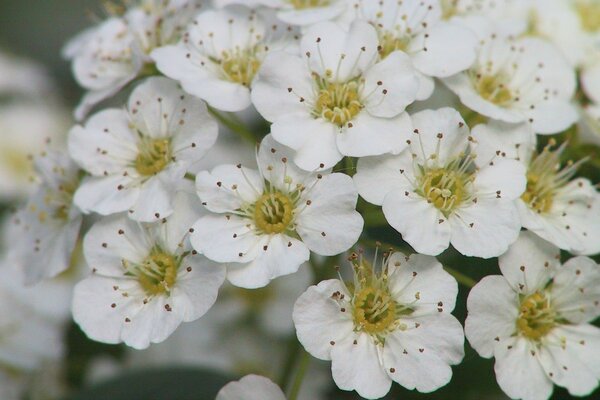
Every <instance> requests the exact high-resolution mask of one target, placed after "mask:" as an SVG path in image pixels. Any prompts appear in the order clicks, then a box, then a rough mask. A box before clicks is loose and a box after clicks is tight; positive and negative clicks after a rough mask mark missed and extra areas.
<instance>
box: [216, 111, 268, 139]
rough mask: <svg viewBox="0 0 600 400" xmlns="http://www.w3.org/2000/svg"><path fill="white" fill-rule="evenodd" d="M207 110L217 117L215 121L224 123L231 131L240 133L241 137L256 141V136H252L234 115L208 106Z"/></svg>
mask: <svg viewBox="0 0 600 400" xmlns="http://www.w3.org/2000/svg"><path fill="white" fill-rule="evenodd" d="M208 111H209V112H210V113H211V114H212V115H213V116H214V117H215V118H216V119H217V121H219V122H220V123H222V124H223V125H225V126H226V127H227V128H229V129H230V130H231V131H233V132H234V133H236V134H238V135H240V136H241V137H242V138H243V139H246V140H248V141H249V142H251V143H256V137H255V136H254V133H252V131H250V130H249V129H248V128H246V126H245V125H244V124H243V123H241V122H239V121H238V120H237V118H236V117H234V116H226V115H223V114H221V112H219V111H217V110H215V109H214V108H212V107H210V106H209V107H208Z"/></svg>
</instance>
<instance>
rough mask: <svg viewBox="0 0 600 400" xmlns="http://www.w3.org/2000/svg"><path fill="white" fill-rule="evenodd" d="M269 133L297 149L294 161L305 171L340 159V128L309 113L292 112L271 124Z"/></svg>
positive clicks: (328, 165)
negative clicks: (338, 137) (338, 138)
mask: <svg viewBox="0 0 600 400" xmlns="http://www.w3.org/2000/svg"><path fill="white" fill-rule="evenodd" d="M271 134H272V135H273V138H275V140H277V141H278V142H279V143H281V144H284V145H286V146H289V147H291V148H293V149H294V150H296V151H297V153H296V156H295V157H294V162H295V163H296V165H298V166H299V167H300V168H302V169H304V170H306V171H314V170H317V169H322V168H331V167H333V166H334V165H335V164H337V162H338V161H340V160H341V159H342V157H343V156H342V154H341V153H340V152H339V150H338V147H337V143H336V139H337V136H338V134H339V128H338V127H337V126H335V125H334V124H332V123H330V122H329V121H325V120H323V119H321V118H316V119H315V118H312V117H311V116H310V114H308V113H305V114H291V115H286V116H284V117H282V118H279V119H277V120H276V121H275V122H274V123H273V125H271Z"/></svg>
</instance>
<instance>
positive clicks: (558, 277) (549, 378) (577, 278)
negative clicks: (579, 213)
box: [465, 232, 600, 400]
mask: <svg viewBox="0 0 600 400" xmlns="http://www.w3.org/2000/svg"><path fill="white" fill-rule="evenodd" d="M499 263H500V270H501V271H502V275H503V276H498V275H490V276H487V277H485V278H483V279H482V280H481V281H480V282H479V283H478V284H477V285H476V286H475V287H474V288H473V289H472V290H471V292H470V294H469V298H468V300H467V309H468V316H467V320H466V323H465V324H466V325H465V333H466V336H467V339H468V340H469V343H470V344H471V346H473V348H474V349H475V350H476V351H477V352H478V353H479V355H481V356H482V357H485V358H491V357H492V356H493V357H494V358H495V359H496V364H495V367H494V370H495V372H496V379H497V381H498V384H499V385H500V387H501V388H502V390H503V391H504V392H505V393H506V394H507V395H508V396H509V397H511V398H514V399H517V398H518V399H523V400H538V399H540V400H544V399H547V398H549V397H550V395H551V394H552V390H553V385H554V384H556V385H558V386H562V387H564V388H566V389H567V390H568V391H569V393H570V394H571V395H573V396H585V395H588V394H590V393H591V392H592V391H593V390H594V389H595V388H596V387H597V386H598V381H599V379H600V369H599V368H598V357H597V355H598V352H599V351H600V329H599V328H597V327H595V326H593V325H592V324H591V322H592V321H593V320H594V319H596V318H597V317H598V316H600V307H599V306H598V305H599V304H600V289H599V287H600V286H599V285H600V266H599V265H597V264H596V263H595V262H594V261H593V260H592V259H590V258H587V257H575V258H571V259H570V260H569V261H567V262H566V263H565V264H564V265H561V264H560V251H559V249H558V248H557V247H555V246H553V245H551V244H550V243H548V242H546V241H544V240H542V239H540V238H539V237H537V236H536V235H535V234H534V233H532V232H523V233H521V236H520V237H519V239H518V241H517V242H516V243H514V244H513V245H512V246H511V247H510V249H509V250H508V252H507V253H506V254H504V255H502V256H500V260H499Z"/></svg>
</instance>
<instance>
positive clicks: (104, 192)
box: [73, 174, 140, 215]
mask: <svg viewBox="0 0 600 400" xmlns="http://www.w3.org/2000/svg"><path fill="white" fill-rule="evenodd" d="M131 182H132V178H130V177H128V176H122V175H120V174H119V175H112V176H108V177H97V178H95V177H88V178H86V179H84V180H83V181H82V182H81V184H80V185H79V188H77V191H76V192H75V195H74V197H73V202H74V203H75V204H76V205H77V207H79V208H80V209H81V211H83V212H84V213H89V212H91V211H94V212H97V213H98V214H100V215H110V214H114V213H119V212H123V211H127V210H129V209H130V208H131V207H132V206H133V205H134V204H135V202H136V201H137V199H138V198H139V193H140V190H139V188H138V187H131V186H132V185H131Z"/></svg>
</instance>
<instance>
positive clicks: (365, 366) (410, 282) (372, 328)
mask: <svg viewBox="0 0 600 400" xmlns="http://www.w3.org/2000/svg"><path fill="white" fill-rule="evenodd" d="M354 268H355V277H354V282H352V283H349V284H347V285H346V284H344V283H343V282H342V281H339V280H337V279H332V280H327V281H323V282H321V283H319V284H318V285H317V286H311V287H310V288H308V290H307V291H306V292H305V293H304V294H303V295H302V296H300V298H299V299H298V301H297V302H296V305H295V307H294V314H293V318H294V324H295V325H296V331H297V335H298V340H299V341H300V343H302V345H303V346H304V348H305V349H306V350H307V351H308V352H309V353H310V354H312V355H313V356H314V357H316V358H319V359H322V360H331V361H332V365H331V370H332V374H333V379H334V381H335V383H336V384H337V386H338V387H339V388H340V389H342V390H356V391H357V393H358V394H359V395H360V396H362V397H364V398H367V399H376V398H380V397H383V396H385V395H386V394H387V393H388V391H389V390H390V387H391V384H392V381H395V382H397V383H399V384H400V385H402V386H404V387H405V388H407V389H417V390H418V391H420V392H425V393H428V392H433V391H434V390H436V389H438V388H440V387H442V386H444V385H445V384H447V383H448V382H449V381H450V379H451V376H452V369H451V368H450V365H455V364H458V363H459V362H460V361H461V360H462V358H463V355H464V352H463V342H464V335H463V330H462V326H461V325H460V323H459V322H458V320H457V319H456V318H454V317H453V316H452V314H450V312H451V311H452V310H453V309H454V304H455V301H456V295H457V293H458V285H457V283H456V281H455V280H454V278H452V277H451V276H450V275H449V274H448V273H446V272H445V271H444V270H443V269H442V266H441V264H440V263H438V262H437V260H436V259H435V258H433V257H429V256H423V255H413V256H410V257H406V256H404V255H403V254H401V253H394V254H392V255H391V256H390V257H389V259H387V260H384V265H383V267H382V270H381V271H376V270H374V269H373V268H372V267H371V266H369V265H368V264H367V263H365V262H364V261H363V260H359V261H358V263H356V264H355V266H354Z"/></svg>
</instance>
